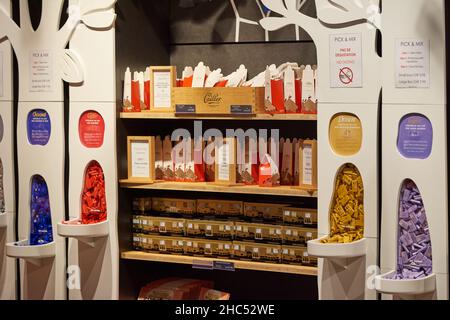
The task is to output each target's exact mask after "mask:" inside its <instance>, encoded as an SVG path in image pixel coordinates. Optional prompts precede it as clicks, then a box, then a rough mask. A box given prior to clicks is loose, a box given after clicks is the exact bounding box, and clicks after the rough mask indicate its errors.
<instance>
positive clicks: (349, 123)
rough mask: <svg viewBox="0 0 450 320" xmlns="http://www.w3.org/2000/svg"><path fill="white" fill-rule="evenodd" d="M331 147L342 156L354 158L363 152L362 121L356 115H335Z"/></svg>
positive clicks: (332, 121)
mask: <svg viewBox="0 0 450 320" xmlns="http://www.w3.org/2000/svg"><path fill="white" fill-rule="evenodd" d="M329 136H330V145H331V148H332V149H333V151H334V152H335V153H336V154H338V155H340V156H352V155H355V154H357V153H358V152H359V150H361V145H362V138H363V130H362V125H361V121H360V120H359V118H358V117H357V116H356V115H354V114H348V113H341V114H337V115H335V116H334V117H333V118H332V120H331V123H330V133H329Z"/></svg>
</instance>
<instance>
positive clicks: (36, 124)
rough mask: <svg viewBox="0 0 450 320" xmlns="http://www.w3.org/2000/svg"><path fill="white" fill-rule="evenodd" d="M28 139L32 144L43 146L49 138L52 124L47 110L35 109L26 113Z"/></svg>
mask: <svg viewBox="0 0 450 320" xmlns="http://www.w3.org/2000/svg"><path fill="white" fill-rule="evenodd" d="M27 127H28V141H29V142H30V144H32V145H34V146H45V145H47V143H48V141H49V140H50V134H51V132H52V125H51V121H50V116H49V114H48V112H47V111H45V110H42V109H35V110H32V111H30V113H29V114H28V121H27Z"/></svg>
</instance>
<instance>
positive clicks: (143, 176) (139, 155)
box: [128, 137, 155, 183]
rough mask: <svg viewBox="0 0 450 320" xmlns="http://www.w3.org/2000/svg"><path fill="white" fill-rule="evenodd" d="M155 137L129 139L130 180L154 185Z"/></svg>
mask: <svg viewBox="0 0 450 320" xmlns="http://www.w3.org/2000/svg"><path fill="white" fill-rule="evenodd" d="M154 179H155V137H128V180H130V181H131V182H133V181H135V182H142V183H153V181H154Z"/></svg>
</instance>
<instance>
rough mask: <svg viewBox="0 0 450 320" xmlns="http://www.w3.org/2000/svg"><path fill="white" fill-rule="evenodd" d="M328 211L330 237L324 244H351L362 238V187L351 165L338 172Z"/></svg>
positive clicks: (361, 182) (358, 176)
mask: <svg viewBox="0 0 450 320" xmlns="http://www.w3.org/2000/svg"><path fill="white" fill-rule="evenodd" d="M330 211H331V212H330V227H331V229H330V237H329V238H328V239H325V240H323V242H324V243H351V242H354V241H358V240H361V239H362V238H363V237H364V185H363V181H362V177H361V174H360V173H359V170H358V168H356V167H355V166H354V165H353V164H346V165H344V166H343V167H342V168H341V169H340V170H339V173H338V175H337V178H336V184H335V189H334V196H333V203H332V206H331V208H330Z"/></svg>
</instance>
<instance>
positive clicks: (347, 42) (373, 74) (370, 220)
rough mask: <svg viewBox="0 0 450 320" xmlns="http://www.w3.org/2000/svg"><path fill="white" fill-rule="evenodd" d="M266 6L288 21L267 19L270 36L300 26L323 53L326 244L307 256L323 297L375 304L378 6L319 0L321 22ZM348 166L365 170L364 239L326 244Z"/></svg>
mask: <svg viewBox="0 0 450 320" xmlns="http://www.w3.org/2000/svg"><path fill="white" fill-rule="evenodd" d="M263 3H264V5H265V6H266V7H268V8H269V9H271V10H273V11H274V12H277V13H279V14H281V15H282V16H283V17H282V18H279V19H278V21H277V19H275V18H270V19H263V20H262V21H261V25H262V26H263V27H264V28H265V29H266V30H268V31H273V30H277V29H280V28H281V27H283V26H286V25H288V24H296V25H298V26H300V27H301V28H303V29H304V30H305V31H306V32H307V33H308V34H309V35H310V36H311V38H312V39H313V40H314V43H315V45H316V47H317V58H318V61H317V62H318V69H317V88H316V90H315V94H316V95H317V98H318V103H319V107H318V108H319V113H318V141H319V149H318V159H319V160H318V166H319V174H318V175H319V176H318V184H319V203H318V207H319V223H318V227H319V237H320V239H318V240H313V241H310V242H309V243H308V251H309V253H310V255H315V256H317V257H319V258H321V259H319V281H318V285H319V296H320V298H321V299H376V292H375V290H373V289H369V288H366V278H367V277H368V275H367V274H366V270H367V268H368V267H370V266H371V265H376V264H377V260H378V255H377V252H378V187H377V177H378V161H377V147H376V146H377V142H378V140H377V139H378V121H377V119H378V111H379V107H378V101H379V95H380V88H381V79H380V76H379V68H378V66H380V63H381V58H380V57H379V56H378V54H377V52H376V29H377V27H378V24H379V23H378V22H379V21H378V19H377V18H379V15H380V14H379V12H380V10H379V1H376V0H373V1H372V0H368V1H364V3H363V5H364V7H363V8H362V7H361V4H357V3H356V2H354V1H346V2H342V3H339V4H336V3H334V2H330V1H327V0H316V9H317V17H318V19H314V18H311V17H307V16H305V15H304V14H303V13H302V12H298V11H296V10H295V6H292V5H291V4H292V2H290V3H289V4H287V5H286V7H284V6H280V5H279V4H278V1H270V0H265V1H264V0H263ZM286 3H287V2H286ZM342 9H344V10H342ZM336 119H338V120H337V121H336ZM339 119H342V122H339ZM347 121H349V122H347ZM361 132H363V134H361ZM336 141H338V143H337V145H338V146H337V148H336ZM349 145H350V146H351V147H350V148H349ZM347 164H351V165H353V166H355V167H356V168H357V169H358V171H359V172H360V175H361V180H362V185H363V186H364V188H365V189H364V195H363V199H364V201H363V202H364V233H363V235H364V237H363V238H362V239H360V240H357V241H353V242H349V243H337V244H334V243H331V244H330V243H322V240H324V239H325V238H327V237H328V236H329V235H330V227H331V226H330V215H329V209H330V202H333V200H334V199H332V198H333V194H334V187H335V183H336V182H335V180H336V179H333V177H337V175H338V174H339V171H340V170H341V169H342V167H343V166H344V165H347Z"/></svg>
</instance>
